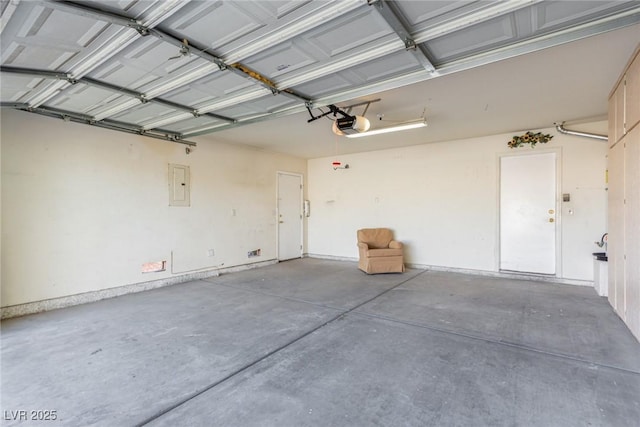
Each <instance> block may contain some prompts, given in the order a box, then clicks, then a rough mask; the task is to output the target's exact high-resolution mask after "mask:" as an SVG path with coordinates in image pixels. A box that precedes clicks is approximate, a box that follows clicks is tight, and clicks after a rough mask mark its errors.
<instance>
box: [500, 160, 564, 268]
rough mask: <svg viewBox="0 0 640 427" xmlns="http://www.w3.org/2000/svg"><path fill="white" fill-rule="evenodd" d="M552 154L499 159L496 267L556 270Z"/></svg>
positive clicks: (554, 173) (554, 161)
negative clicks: (498, 222)
mask: <svg viewBox="0 0 640 427" xmlns="http://www.w3.org/2000/svg"><path fill="white" fill-rule="evenodd" d="M555 221H556V154H555V153H543V154H529V155H522V156H504V157H501V158H500V269H501V270H511V271H520V272H529V273H540V274H555V273H556V222H555Z"/></svg>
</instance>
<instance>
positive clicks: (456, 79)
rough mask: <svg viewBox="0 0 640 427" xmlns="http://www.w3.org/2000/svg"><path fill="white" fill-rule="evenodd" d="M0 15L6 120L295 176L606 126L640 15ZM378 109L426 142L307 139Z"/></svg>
mask: <svg viewBox="0 0 640 427" xmlns="http://www.w3.org/2000/svg"><path fill="white" fill-rule="evenodd" d="M0 4H1V10H2V21H1V25H2V27H1V28H2V33H1V36H2V37H1V39H0V42H1V47H2V50H1V60H2V69H1V71H2V75H1V77H2V78H1V80H0V83H1V93H0V95H1V101H2V106H3V107H4V108H16V109H21V110H25V111H31V112H34V113H39V114H45V115H49V116H53V117H60V118H65V119H67V120H72V121H77V122H81V123H86V124H92V125H97V126H102V127H108V128H112V129H117V130H122V131H127V132H131V133H141V134H145V135H147V136H152V137H157V138H168V139H170V140H177V141H181V142H191V141H195V142H198V143H206V141H207V140H208V139H215V140H225V141H228V142H230V143H236V144H248V145H252V146H256V147H260V148H264V149H268V150H274V151H278V152H285V153H289V154H292V155H296V156H300V157H305V158H313V157H320V156H329V155H333V154H334V153H335V152H336V147H337V150H338V151H339V152H340V153H348V152H357V151H367V150H375V149H381V148H389V147H395V146H402V145H412V144H421V143H425V142H433V141H445V140H451V139H457V138H465V137H471V136H479V135H487V134H495V133H502V132H510V131H519V130H525V129H527V130H528V129H536V128H542V127H549V126H551V125H552V124H553V122H555V121H567V122H572V121H573V122H576V121H580V120H586V119H594V118H595V119H602V118H603V116H604V115H605V114H606V110H607V102H606V100H607V95H608V93H609V90H610V89H611V87H612V86H613V84H614V82H615V79H616V78H617V76H618V75H619V73H620V71H621V70H622V69H623V68H624V65H625V63H626V61H627V59H628V58H629V56H630V55H631V53H632V52H633V50H634V49H635V47H636V46H637V45H638V43H639V42H640V24H639V22H640V2H634V1H631V2H620V1H600V2H594V1H562V2H550V1H544V2H540V1H507V2H505V1H500V2H487V1H466V2H460V1H438V2H436V1H431V2H418V1H394V2H389V1H377V2H375V3H374V4H372V5H370V4H368V3H367V2H366V1H364V0H340V1H319V0H316V1H305V0H296V1H284V0H283V1H207V2H204V1H180V0H173V1H170V0H164V1H161V0H145V1H132V0H128V1H124V0H122V1H85V2H56V1H46V0H43V1H16V0H2V1H1V3H0ZM414 45H415V48H414V47H413V46H414ZM407 47H409V48H407ZM374 99H380V101H378V102H374V103H372V104H371V105H370V107H369V109H368V110H367V113H366V117H368V118H369V119H370V120H371V121H372V127H378V126H382V125H389V124H391V123H392V122H394V121H406V120H409V119H415V118H418V117H420V116H421V115H422V114H423V112H424V113H425V114H426V117H427V121H428V123H429V126H428V127H427V128H423V129H418V130H412V131H406V132H402V133H394V134H386V135H380V136H370V137H367V138H360V139H357V140H347V139H345V138H340V137H337V136H335V135H334V134H333V133H332V132H331V122H330V121H329V120H328V119H327V118H322V119H319V120H316V121H314V122H312V123H307V120H308V119H309V117H310V116H309V113H308V112H307V111H306V109H305V106H311V107H312V112H313V114H314V115H317V114H319V113H320V112H321V111H323V110H324V111H326V108H324V107H325V106H326V105H328V104H336V105H338V106H339V107H343V108H344V107H346V106H348V105H351V104H354V103H358V102H360V101H363V100H374ZM362 112H363V107H356V108H354V109H353V111H352V113H354V114H362ZM379 115H382V120H378V117H379ZM330 117H331V116H330Z"/></svg>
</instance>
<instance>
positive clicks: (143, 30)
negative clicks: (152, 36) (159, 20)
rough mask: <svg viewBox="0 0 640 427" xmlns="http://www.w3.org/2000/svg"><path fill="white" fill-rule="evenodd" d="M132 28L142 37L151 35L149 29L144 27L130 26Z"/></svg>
mask: <svg viewBox="0 0 640 427" xmlns="http://www.w3.org/2000/svg"><path fill="white" fill-rule="evenodd" d="M130 27H131V28H133V29H134V30H136V31H137V32H138V34H140V35H141V36H142V37H145V36H148V35H149V28H147V27H145V26H144V25H130Z"/></svg>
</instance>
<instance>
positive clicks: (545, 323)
mask: <svg viewBox="0 0 640 427" xmlns="http://www.w3.org/2000/svg"><path fill="white" fill-rule="evenodd" d="M359 311H360V312H363V313H368V314H373V315H378V316H383V317H385V318H390V319H395V320H402V321H406V322H410V323H415V324H418V325H423V326H429V327H432V328H436V329H441V330H446V331H451V332H457V333H463V334H471V335H474V336H480V337H484V338H487V339H492V340H496V341H503V342H509V343H514V344H517V345H522V346H527V347H530V348H532V349H536V350H538V351H546V352H554V353H558V354H563V355H567V356H570V357H575V358H578V359H583V360H587V361H591V362H594V363H598V364H603V365H611V366H617V367H621V368H624V369H628V370H632V371H635V372H640V344H638V342H637V340H636V339H635V338H634V337H633V335H632V334H631V332H630V331H629V330H628V329H627V327H626V326H625V325H624V324H623V323H622V321H621V320H620V318H619V317H618V316H617V315H616V314H615V313H614V312H613V310H612V309H611V306H610V305H609V303H608V302H607V300H606V298H602V297H598V296H597V294H596V292H595V290H593V289H592V288H589V287H584V286H572V285H558V284H550V283H543V282H535V281H526V280H511V279H501V278H492V277H482V276H471V275H465V274H456V273H445V272H434V271H429V272H425V273H424V274H421V275H420V276H417V277H415V278H413V279H412V280H410V281H408V282H406V283H405V284H403V285H402V286H400V287H398V288H396V289H394V290H393V291H391V292H388V293H386V294H385V295H383V296H381V297H380V298H377V299H376V300H374V301H372V302H371V303H369V304H367V305H366V306H364V307H361V308H359Z"/></svg>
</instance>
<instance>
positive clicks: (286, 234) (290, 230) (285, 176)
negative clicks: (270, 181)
mask: <svg viewBox="0 0 640 427" xmlns="http://www.w3.org/2000/svg"><path fill="white" fill-rule="evenodd" d="M300 257H302V176H301V175H296V174H289V173H283V172H278V259H279V260H281V261H284V260H287V259H292V258H300Z"/></svg>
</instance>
